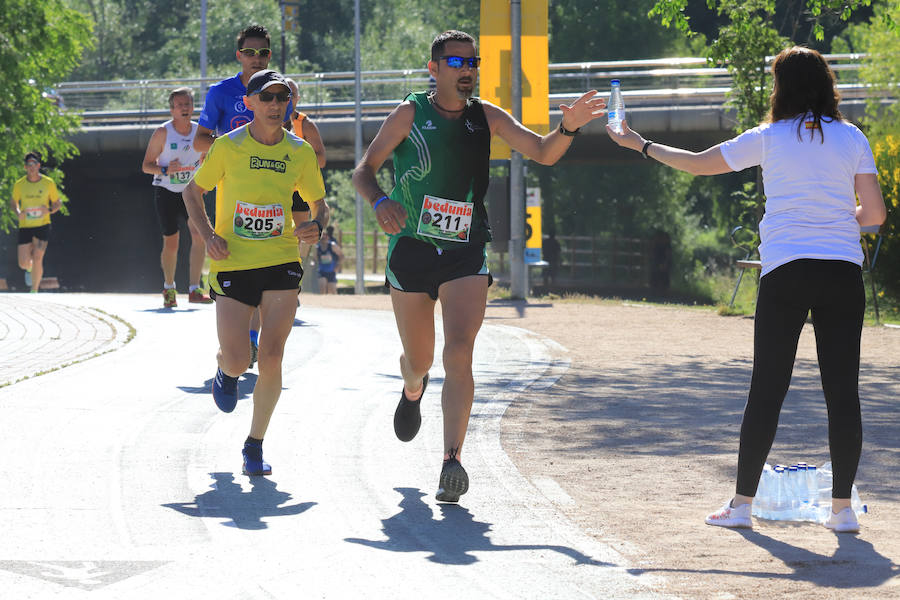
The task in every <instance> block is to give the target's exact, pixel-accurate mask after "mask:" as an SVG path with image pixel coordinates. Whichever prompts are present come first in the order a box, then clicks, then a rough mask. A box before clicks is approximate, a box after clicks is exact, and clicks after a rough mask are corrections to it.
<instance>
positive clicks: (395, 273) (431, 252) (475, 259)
mask: <svg viewBox="0 0 900 600" xmlns="http://www.w3.org/2000/svg"><path fill="white" fill-rule="evenodd" d="M392 242H393V243H392V244H391V246H390V248H389V250H388V258H387V268H386V269H385V286H388V285H389V286H391V287H392V288H394V289H396V290H400V291H401V292H424V293H426V294H428V295H429V296H430V297H431V299H432V300H437V298H438V288H440V287H441V284H442V283H446V282H448V281H453V280H454V279H460V278H462V277H469V276H470V275H484V276H486V277H487V278H488V286H490V285H491V283H493V281H494V279H493V277H492V276H491V273H490V271H488V266H487V254H486V252H485V247H484V244H464V245H463V244H461V246H462V247H461V248H451V249H445V250H442V249H440V248H437V247H435V246H434V245H432V244H429V243H428V242H423V241H421V240H417V239H415V238H411V237H408V236H403V237H401V238H398V239H396V241H394V240H392Z"/></svg>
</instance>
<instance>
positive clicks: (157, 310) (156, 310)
mask: <svg viewBox="0 0 900 600" xmlns="http://www.w3.org/2000/svg"><path fill="white" fill-rule="evenodd" d="M198 310H200V309H199V308H145V309H143V310H142V311H141V312H146V313H159V314H165V313H189V312H197V311H198Z"/></svg>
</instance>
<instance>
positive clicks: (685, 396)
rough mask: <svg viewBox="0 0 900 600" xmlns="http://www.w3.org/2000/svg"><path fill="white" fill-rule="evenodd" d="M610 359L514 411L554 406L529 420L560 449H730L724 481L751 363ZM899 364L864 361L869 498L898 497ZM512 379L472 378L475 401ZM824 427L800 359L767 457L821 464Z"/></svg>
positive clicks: (865, 489)
mask: <svg viewBox="0 0 900 600" xmlns="http://www.w3.org/2000/svg"><path fill="white" fill-rule="evenodd" d="M604 362H606V363H608V365H609V366H608V367H600V368H598V367H586V366H584V365H577V366H575V367H574V368H572V369H570V370H569V372H568V373H566V375H565V376H563V377H562V378H561V379H560V380H559V381H558V382H557V383H556V385H554V386H552V387H551V388H550V389H547V390H541V392H540V394H539V395H537V396H535V395H529V394H528V393H527V392H526V394H525V395H524V396H525V397H523V398H522V399H520V400H517V401H516V402H514V403H513V405H512V406H511V410H513V411H515V410H517V409H520V408H521V409H522V410H523V411H525V412H527V408H525V407H527V406H529V403H531V402H534V403H535V404H540V405H541V406H553V407H554V410H552V411H541V418H542V419H550V420H552V421H556V422H557V425H555V426H548V425H547V423H545V422H538V421H534V422H530V421H528V419H526V421H528V423H526V425H525V426H526V427H528V428H540V430H542V431H544V430H545V431H548V432H557V433H556V434H555V435H553V436H552V437H551V438H548V439H549V440H552V444H553V447H554V448H556V449H557V450H558V451H559V452H565V453H571V454H573V455H584V456H602V455H603V454H604V453H615V454H627V455H629V456H634V457H639V456H642V455H646V456H657V457H658V456H664V457H677V458H680V459H685V458H690V457H696V459H697V460H698V461H703V460H704V458H705V457H709V456H721V455H731V454H733V455H734V462H733V463H728V464H725V465H723V466H722V468H721V473H720V474H719V475H718V476H721V478H722V480H724V481H728V480H730V479H732V478H733V477H734V468H735V464H736V462H737V446H738V443H737V442H738V435H739V433H740V424H741V418H742V416H743V411H744V404H745V403H746V400H747V391H748V389H749V385H750V374H751V370H752V366H753V365H752V360H750V359H732V360H727V361H723V362H711V361H710V360H709V359H708V358H707V357H702V356H696V357H694V356H683V357H681V360H677V361H675V360H672V359H671V358H667V359H660V360H659V361H653V360H652V357H650V358H648V361H647V362H645V363H642V364H634V363H626V364H621V363H618V362H616V361H615V358H614V357H612V356H611V357H610V358H609V360H608V361H604ZM527 366H528V365H527V364H524V363H523V364H522V365H515V364H514V365H511V366H508V370H509V371H510V372H517V371H518V369H519V368H525V367H527ZM895 370H896V368H894V367H884V366H873V365H866V364H862V365H861V367H860V403H861V405H862V420H863V455H862V459H861V461H860V468H859V472H858V475H857V485H858V486H859V489H860V493H861V494H865V496H866V497H867V498H868V500H869V501H870V503H871V501H872V500H873V499H874V500H877V499H878V498H879V497H881V498H885V499H888V498H890V499H893V497H894V496H895V494H896V480H895V478H894V477H893V474H894V473H895V472H896V470H895V469H896V465H897V464H898V463H900V435H897V420H896V413H897V408H898V406H900V403H898V401H897V397H898V396H900V385H898V379H897V374H896V373H895V372H894V371H895ZM514 383H515V382H511V381H510V380H509V379H508V377H505V376H503V375H500V374H498V376H497V378H496V379H494V380H492V381H491V382H490V383H487V384H481V387H479V385H478V384H476V398H475V402H476V403H477V402H479V401H484V399H486V398H487V399H489V398H490V397H491V396H492V395H493V393H496V392H498V391H501V390H502V389H503V388H504V387H505V386H507V385H511V384H514ZM479 395H480V396H482V398H481V399H479ZM827 424H828V418H827V410H826V407H825V397H824V394H823V392H822V383H821V379H820V377H819V368H818V365H817V364H816V362H815V361H813V360H803V359H799V360H797V361H796V364H795V367H794V376H793V379H792V381H791V386H790V390H789V391H788V394H787V397H786V399H785V401H784V406H783V408H782V410H781V417H780V421H779V426H778V432H777V435H776V438H775V444H774V445H773V447H772V451H771V453H770V454H769V461H770V462H772V463H784V464H793V463H794V462H797V461H806V462H808V463H810V464H822V463H824V462H825V461H827V460H830V459H829V452H828V426H827ZM598 453H600V454H598Z"/></svg>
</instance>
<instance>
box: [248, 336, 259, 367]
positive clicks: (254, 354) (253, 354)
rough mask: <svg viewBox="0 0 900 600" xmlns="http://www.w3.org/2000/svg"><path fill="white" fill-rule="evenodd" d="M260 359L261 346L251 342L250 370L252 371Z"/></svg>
mask: <svg viewBox="0 0 900 600" xmlns="http://www.w3.org/2000/svg"><path fill="white" fill-rule="evenodd" d="M257 358H259V345H258V344H256V343H255V342H254V341H253V340H250V366H249V367H247V368H248V369H252V368H253V365H255V364H256V359H257Z"/></svg>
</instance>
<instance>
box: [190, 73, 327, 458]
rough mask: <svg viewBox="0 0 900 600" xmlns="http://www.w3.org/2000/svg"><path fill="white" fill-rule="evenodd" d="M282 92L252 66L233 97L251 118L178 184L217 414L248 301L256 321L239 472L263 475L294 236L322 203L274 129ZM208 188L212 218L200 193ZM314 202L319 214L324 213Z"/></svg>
mask: <svg viewBox="0 0 900 600" xmlns="http://www.w3.org/2000/svg"><path fill="white" fill-rule="evenodd" d="M290 99H291V92H290V88H288V85H287V83H286V82H285V80H284V78H283V77H282V76H281V75H280V74H279V73H277V72H275V71H272V70H264V71H260V72H258V73H256V74H254V75H253V76H252V77H251V78H250V80H249V81H248V83H247V95H246V96H245V97H244V99H243V101H244V103H245V104H246V105H247V107H248V108H249V109H251V110H252V111H253V120H252V121H251V122H250V123H248V124H247V125H244V126H242V127H238V128H237V129H234V130H233V131H231V132H229V133H227V134H225V135H223V136H221V137H218V138H216V140H215V142H213V145H212V146H211V148H210V150H209V154H208V155H207V157H206V161H205V162H204V163H203V164H202V165H201V166H200V168H199V169H198V170H197V172H196V174H195V175H194V179H193V180H192V181H191V183H190V184H188V186H187V188H185V190H184V192H183V196H184V203H185V207H186V208H187V211H188V215H190V220H191V221H192V222H193V223H194V224H195V226H196V227H197V229H198V230H199V231H200V232H201V234H202V237H203V239H205V240H206V251H207V253H208V254H209V256H210V258H212V264H211V265H210V273H209V284H210V290H211V291H212V295H213V297H214V298H215V300H216V326H217V331H218V335H219V352H218V353H217V355H216V359H217V361H218V364H219V369H218V371H217V372H216V376H215V379H214V380H213V384H212V393H213V399H214V400H215V402H216V405H217V406H218V407H219V409H221V410H222V411H224V412H231V411H232V410H234V408H235V406H236V405H237V400H238V395H239V394H238V378H239V377H240V376H241V374H242V373H243V372H244V371H246V370H247V368H248V367H249V365H250V348H249V347H248V345H247V331H248V328H249V325H250V316H251V314H252V313H253V311H254V309H256V308H257V307H258V308H259V311H260V316H261V317H262V322H263V323H264V324H265V328H264V329H263V331H262V333H261V335H260V337H259V359H258V362H259V378H258V379H257V382H256V387H255V389H254V390H253V420H252V422H251V424H250V435H249V437H248V438H247V440H246V441H245V443H244V450H243V456H244V470H243V471H244V473H245V474H246V475H269V474H271V473H272V467H271V466H270V465H269V464H268V463H265V462H264V461H263V458H262V441H263V436H264V435H265V433H266V429H267V428H268V426H269V421H270V419H271V417H272V413H273V411H274V410H275V404H276V403H277V402H278V397H279V395H280V394H281V360H282V357H283V355H284V345H285V342H286V341H287V337H288V335H289V334H290V332H291V330H292V329H293V325H294V315H295V314H296V312H297V294H298V292H299V289H300V279H301V278H302V276H303V270H302V269H301V268H300V252H299V249H298V240H299V241H302V242H306V243H309V244H314V243H316V242H317V241H318V239H319V237H320V236H321V235H322V228H323V226H324V225H326V224H327V223H322V222H320V221H318V220H312V221H304V220H303V218H304V217H306V213H305V209H304V208H301V207H300V206H299V205H295V200H294V191H295V190H296V191H298V192H299V195H298V196H297V198H303V199H305V200H306V201H307V202H308V203H309V204H314V203H319V202H323V201H324V197H325V185H324V183H323V182H322V173H321V171H320V170H319V165H318V164H317V162H316V153H315V151H314V150H313V149H312V147H311V146H310V145H309V144H308V143H307V142H305V141H303V140H302V139H300V138H299V137H297V136H295V135H293V134H292V133H290V132H286V131H285V130H284V129H283V128H282V122H283V120H284V112H285V109H286V107H287V104H288V102H290ZM213 188H216V190H217V192H216V225H215V228H214V227H213V226H212V225H211V224H210V222H209V217H208V216H207V214H206V209H205V207H204V205H203V193H204V192H205V191H206V190H211V189H213ZM327 214H328V211H327V210H324V211H322V213H321V214H320V217H322V218H327Z"/></svg>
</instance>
